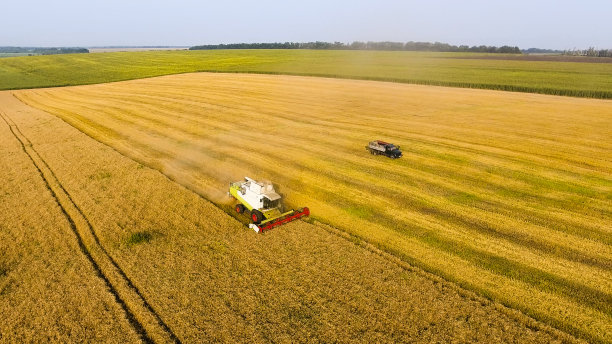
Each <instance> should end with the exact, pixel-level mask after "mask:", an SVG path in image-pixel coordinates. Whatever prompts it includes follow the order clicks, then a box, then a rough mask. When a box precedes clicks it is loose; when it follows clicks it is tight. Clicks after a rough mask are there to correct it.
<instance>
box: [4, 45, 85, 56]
mask: <svg viewBox="0 0 612 344" xmlns="http://www.w3.org/2000/svg"><path fill="white" fill-rule="evenodd" d="M0 53H12V54H32V55H55V54H79V53H89V50H88V49H85V48H34V47H0Z"/></svg>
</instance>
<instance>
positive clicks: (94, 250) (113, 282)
mask: <svg viewBox="0 0 612 344" xmlns="http://www.w3.org/2000/svg"><path fill="white" fill-rule="evenodd" d="M0 117H2V119H3V120H4V122H5V123H6V124H7V126H8V127H9V129H10V131H11V133H12V134H13V136H14V137H15V138H16V139H17V141H19V143H20V145H21V148H22V150H23V152H24V153H25V154H26V155H27V156H28V158H29V159H30V161H31V162H32V164H33V165H34V167H35V168H36V170H37V171H38V173H39V175H40V176H41V178H42V179H43V182H44V183H45V186H46V188H47V189H48V191H49V192H50V193H51V195H52V197H53V198H54V200H55V202H56V203H57V205H58V206H59V208H60V210H61V212H62V214H63V215H64V217H65V218H66V220H67V221H68V223H69V225H70V228H71V230H72V232H73V234H74V235H75V237H76V240H77V243H78V246H79V249H80V251H81V253H82V254H83V255H84V256H85V257H86V258H87V259H88V260H89V262H90V263H91V264H92V266H93V268H94V270H95V271H96V275H97V276H98V277H99V278H101V279H102V280H103V281H104V283H105V285H106V287H107V289H108V291H109V292H110V293H111V294H112V295H113V297H114V298H115V301H116V302H117V303H118V304H119V305H120V306H121V308H122V310H123V311H124V313H125V315H126V317H127V320H128V322H129V323H130V325H131V326H132V327H133V328H134V330H135V331H136V333H137V334H138V335H139V337H140V339H141V340H142V341H143V342H145V343H155V342H157V341H163V342H173V343H181V341H180V340H179V338H178V337H177V336H176V335H175V334H174V332H173V331H172V330H171V329H170V327H169V326H168V325H167V324H166V323H165V322H164V321H163V320H162V318H161V317H160V315H159V314H158V313H157V312H156V311H155V310H154V309H153V307H152V306H151V305H150V304H149V303H148V302H147V300H146V299H145V297H144V295H143V294H142V293H141V292H140V290H139V289H138V288H137V287H136V286H135V285H134V284H133V282H132V281H131V280H130V278H129V277H128V276H127V274H126V273H125V272H124V271H123V269H121V267H120V266H119V264H118V263H117V262H116V261H115V260H114V259H113V258H112V256H111V255H110V254H109V253H108V251H107V250H106V249H105V248H104V246H103V245H102V244H101V242H100V240H99V237H98V236H97V234H96V233H95V230H94V228H93V226H92V224H91V222H90V221H89V219H88V218H87V217H86V216H85V214H84V213H83V211H82V210H81V209H80V208H79V207H78V206H77V204H76V203H75V202H74V200H73V199H72V196H71V195H70V194H69V193H68V191H67V190H66V189H65V188H64V186H63V185H62V184H61V183H60V181H59V179H58V178H57V176H56V175H55V173H54V172H53V170H52V169H51V167H50V166H49V165H48V164H47V162H46V161H45V160H44V159H43V158H42V157H41V156H40V154H39V153H38V152H37V151H36V150H35V149H34V147H33V144H32V142H31V141H30V140H29V139H28V138H27V137H26V136H25V135H24V134H23V133H22V132H21V130H20V129H19V127H18V126H17V124H16V123H15V122H14V121H13V120H12V119H11V118H10V117H9V116H8V115H7V114H6V113H3V112H1V111H0ZM84 227H87V229H88V230H85V229H84ZM103 267H104V268H105V269H103ZM104 270H107V271H106V272H105V271H104ZM120 290H121V291H120ZM137 314H138V315H137ZM139 318H141V319H139ZM145 324H147V325H148V326H145ZM146 327H149V329H148V330H147V328H146ZM151 327H159V328H153V329H151ZM151 332H153V336H152V335H151V334H152V333H151ZM153 337H155V338H153Z"/></svg>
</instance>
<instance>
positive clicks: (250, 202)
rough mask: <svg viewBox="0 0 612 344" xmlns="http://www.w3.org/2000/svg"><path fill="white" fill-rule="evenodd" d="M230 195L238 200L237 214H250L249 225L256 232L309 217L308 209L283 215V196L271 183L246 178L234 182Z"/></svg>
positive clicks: (231, 184)
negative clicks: (250, 221)
mask: <svg viewBox="0 0 612 344" xmlns="http://www.w3.org/2000/svg"><path fill="white" fill-rule="evenodd" d="M229 195H230V196H232V197H234V198H235V199H236V200H238V202H239V203H238V204H236V208H235V209H236V212H237V213H239V214H241V213H244V212H245V211H247V210H248V211H249V212H250V218H251V220H252V221H253V223H251V224H250V225H249V227H250V228H252V229H254V230H255V231H256V232H260V231H264V230H268V229H271V228H274V227H276V226H280V225H282V224H284V223H287V222H291V221H293V220H296V219H299V218H301V217H303V216H308V215H309V214H310V211H309V210H308V208H302V209H299V210H297V211H295V210H291V211H288V212H285V213H283V211H282V210H283V209H282V207H283V206H282V203H281V196H280V195H279V194H278V193H276V191H275V190H274V186H273V185H272V183H270V182H264V181H256V180H253V179H251V178H249V177H245V178H244V180H243V181H239V182H232V183H230V187H229Z"/></svg>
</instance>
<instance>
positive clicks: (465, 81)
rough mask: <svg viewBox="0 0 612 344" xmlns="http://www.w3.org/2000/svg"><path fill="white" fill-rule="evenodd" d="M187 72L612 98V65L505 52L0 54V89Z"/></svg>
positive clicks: (214, 51) (233, 51)
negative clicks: (535, 58) (505, 54)
mask: <svg viewBox="0 0 612 344" xmlns="http://www.w3.org/2000/svg"><path fill="white" fill-rule="evenodd" d="M491 55H495V56H496V58H494V59H493V58H490V57H491ZM500 55H502V59H500V58H499V56H500ZM512 56H514V55H510V56H509V57H512ZM192 72H222V73H258V74H286V75H300V76H318V77H330V78H345V79H357V80H375V81H389V82H398V83H408V84H420V85H433V86H450V87H462V88H476V89H492V90H501V91H513V92H526V93H540V94H550V95H560V96H572V97H586V98H601V99H612V63H580V62H564V61H529V60H516V59H503V54H480V53H479V54H475V53H434V52H405V51H346V50H325V51H321V50H264V49H258V50H200V51H144V52H114V53H95V54H66V55H50V56H22V57H10V58H3V59H0V90H16V89H28V88H44V87H62V86H75V85H87V84H97V83H106V82H116V81H125V80H133V79H141V78H149V77H155V76H162V75H170V74H182V73H192Z"/></svg>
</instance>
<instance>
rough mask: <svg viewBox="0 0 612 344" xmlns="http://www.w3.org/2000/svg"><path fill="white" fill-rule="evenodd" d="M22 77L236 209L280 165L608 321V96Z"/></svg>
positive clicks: (578, 326) (428, 245) (382, 225)
mask: <svg viewBox="0 0 612 344" xmlns="http://www.w3.org/2000/svg"><path fill="white" fill-rule="evenodd" d="M14 94H15V96H16V97H17V98H18V99H20V100H21V101H23V102H24V103H26V104H29V105H30V106H33V107H36V108H39V109H42V110H44V111H47V112H49V113H51V114H54V115H56V116H58V117H59V118H61V119H63V120H64V121H66V122H67V123H69V124H71V125H72V126H74V127H76V128H78V129H79V130H81V131H82V132H84V133H85V134H87V135H89V136H90V137H92V138H95V139H96V140H99V141H101V142H103V143H105V144H107V145H109V146H110V147H113V148H114V149H116V150H117V151H118V152H120V153H122V154H124V155H126V156H129V157H131V158H132V159H134V160H136V161H139V162H140V163H142V164H143V165H145V166H148V167H151V168H153V169H156V170H158V171H160V172H162V173H163V174H165V175H166V176H168V177H169V178H171V179H172V180H174V181H176V182H178V183H180V184H182V185H184V186H185V187H187V188H189V189H190V190H192V191H195V192H196V193H199V194H200V195H202V196H204V197H206V198H207V199H209V200H211V201H213V202H214V203H216V204H217V205H219V206H221V207H222V208H224V209H227V210H228V212H229V211H230V210H229V209H230V207H231V205H230V204H228V203H227V202H228V200H227V198H226V197H225V192H226V191H227V190H226V188H227V183H228V182H229V181H232V180H240V179H241V178H243V177H244V176H250V177H252V178H257V179H269V180H271V181H273V182H274V183H275V184H276V185H277V186H278V189H279V190H280V192H281V194H283V195H284V196H285V197H286V203H287V204H288V205H289V206H292V207H298V206H308V207H309V208H310V209H311V212H312V217H313V218H314V219H316V220H317V221H320V222H322V223H326V224H329V225H331V226H333V227H335V228H338V229H340V230H341V231H343V232H345V233H349V234H350V235H352V236H354V238H355V240H365V241H366V242H368V243H371V244H373V245H375V246H377V247H379V248H381V249H383V250H384V251H386V252H389V253H392V254H394V255H396V256H398V257H400V258H401V259H402V260H403V261H405V262H408V263H410V264H414V265H416V266H418V267H420V268H423V269H424V270H426V271H429V272H432V273H434V274H437V275H440V276H442V277H443V278H445V279H447V280H450V281H454V282H456V283H458V284H459V285H461V286H463V287H465V288H467V289H470V290H474V291H476V292H477V293H479V294H480V295H484V296H486V297H488V298H491V299H493V300H496V301H499V302H501V303H503V304H504V305H506V306H509V307H511V308H515V309H518V310H520V311H522V312H524V313H526V314H528V315H529V316H532V317H534V318H536V319H538V320H541V321H544V322H545V323H547V324H550V325H552V326H554V327H556V328H559V329H561V330H563V331H566V332H568V333H572V334H574V335H577V336H579V337H582V338H585V339H588V340H592V341H599V342H605V341H607V340H609V339H610V335H611V333H612V332H611V322H612V278H611V277H612V276H611V273H610V271H611V268H612V250H611V246H610V243H611V238H612V236H611V232H612V226H611V225H610V223H611V221H610V220H611V218H612V216H611V215H612V213H611V210H612V206H611V203H610V200H611V199H612V178H611V172H612V159H611V155H610V152H611V148H612V141H611V140H610V137H612V102H610V101H606V100H588V99H578V98H569V97H555V96H544V95H534V94H516V93H507V92H499V91H486V90H467V89H453V88H444V87H432V86H418V85H402V84H393V83H384V82H370V81H355V80H337V79H325V78H311V77H295V76H266V75H239V74H208V73H198V74H184V75H175V76H166V77H158V78H151V79H144V80H136V81H128V82H120V83H111V84H104V85H91V86H80V87H67V88H58V89H38V90H23V91H16V92H14ZM373 139H383V140H387V141H391V142H393V143H395V144H398V145H400V146H401V147H402V149H403V151H404V157H403V158H402V159H399V160H390V159H385V158H384V157H377V156H374V157H373V156H370V155H369V154H366V153H367V152H366V151H365V148H364V146H365V145H366V144H367V142H368V141H370V140H373Z"/></svg>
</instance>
